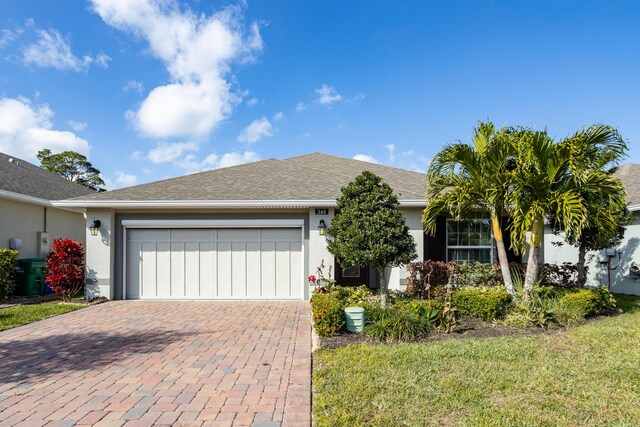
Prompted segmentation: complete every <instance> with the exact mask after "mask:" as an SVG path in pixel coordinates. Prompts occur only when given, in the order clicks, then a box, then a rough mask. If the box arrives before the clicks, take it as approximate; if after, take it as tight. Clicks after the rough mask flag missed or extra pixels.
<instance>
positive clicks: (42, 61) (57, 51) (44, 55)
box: [22, 29, 111, 71]
mask: <svg viewBox="0 0 640 427" xmlns="http://www.w3.org/2000/svg"><path fill="white" fill-rule="evenodd" d="M35 31H36V34H37V35H38V40H37V41H35V42H33V43H31V44H28V45H27V46H25V47H24V49H23V50H22V62H23V63H24V64H25V65H33V66H37V67H43V68H48V67H50V68H56V69H58V70H70V71H87V69H88V68H89V65H90V64H91V63H93V62H95V63H96V64H98V65H100V66H101V67H104V68H107V67H108V62H109V61H110V60H111V58H110V57H109V56H108V55H105V54H103V53H101V54H99V55H97V56H96V57H95V58H94V57H92V56H90V55H84V56H83V57H82V58H79V57H77V56H75V55H74V54H73V52H71V44H70V42H69V41H68V40H67V39H65V38H64V37H63V36H62V34H60V32H59V31H57V30H54V29H49V30H35Z"/></svg>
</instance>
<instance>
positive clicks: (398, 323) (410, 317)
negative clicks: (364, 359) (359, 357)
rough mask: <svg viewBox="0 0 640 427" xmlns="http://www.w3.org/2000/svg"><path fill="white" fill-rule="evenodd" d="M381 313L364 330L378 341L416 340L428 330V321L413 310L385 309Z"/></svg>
mask: <svg viewBox="0 0 640 427" xmlns="http://www.w3.org/2000/svg"><path fill="white" fill-rule="evenodd" d="M379 314H380V316H379V318H378V319H377V320H375V321H374V322H373V323H371V324H369V325H368V326H367V327H366V328H365V330H364V332H365V334H367V335H368V336H369V337H371V338H373V339H375V340H377V341H382V342H387V341H405V342H407V341H415V340H417V339H420V338H422V337H424V336H425V335H426V334H427V332H428V325H427V323H426V322H425V321H424V320H423V319H421V318H419V317H418V316H416V315H415V314H413V313H411V312H408V311H403V310H395V309H383V310H380V312H379Z"/></svg>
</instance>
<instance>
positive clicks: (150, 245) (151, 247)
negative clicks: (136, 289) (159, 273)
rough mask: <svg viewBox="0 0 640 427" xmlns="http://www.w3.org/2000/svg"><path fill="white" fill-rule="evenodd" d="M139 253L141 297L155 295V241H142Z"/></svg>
mask: <svg viewBox="0 0 640 427" xmlns="http://www.w3.org/2000/svg"><path fill="white" fill-rule="evenodd" d="M140 253H141V257H142V261H141V263H140V264H141V268H140V282H141V283H142V289H141V292H140V296H141V297H146V296H155V295H156V294H157V288H156V284H157V281H156V242H142V243H141V248H140Z"/></svg>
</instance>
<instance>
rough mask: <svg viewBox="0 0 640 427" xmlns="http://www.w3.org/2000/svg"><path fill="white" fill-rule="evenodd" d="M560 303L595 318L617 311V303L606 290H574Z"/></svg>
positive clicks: (562, 298) (561, 299)
mask: <svg viewBox="0 0 640 427" xmlns="http://www.w3.org/2000/svg"><path fill="white" fill-rule="evenodd" d="M560 302H561V303H562V304H565V305H566V306H567V307H568V308H570V309H573V310H578V311H580V312H583V313H584V316H585V317H586V316H594V315H596V314H601V313H605V312H609V311H612V310H615V308H616V301H615V299H614V298H613V296H612V295H611V293H610V292H609V291H608V290H606V289H605V288H595V289H579V288H572V289H570V290H569V291H568V292H567V293H566V294H565V295H563V296H561V297H560Z"/></svg>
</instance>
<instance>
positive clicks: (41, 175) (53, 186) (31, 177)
mask: <svg viewBox="0 0 640 427" xmlns="http://www.w3.org/2000/svg"><path fill="white" fill-rule="evenodd" d="M0 192H2V193H3V194H5V196H6V195H8V194H11V193H12V194H16V195H21V196H26V197H24V200H25V201H28V200H27V199H28V198H35V199H41V200H42V201H49V200H60V199H68V198H71V197H78V196H83V195H87V194H90V193H93V192H94V191H92V190H90V189H88V188H86V187H83V186H81V185H79V184H76V183H74V182H71V181H69V180H66V179H64V178H62V177H61V176H58V175H56V174H54V173H51V172H49V171H46V170H44V169H42V168H40V167H38V166H36V165H32V164H31V163H29V162H27V161H25V160H22V159H18V158H16V157H13V156H10V155H8V154H4V153H0Z"/></svg>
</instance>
